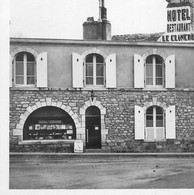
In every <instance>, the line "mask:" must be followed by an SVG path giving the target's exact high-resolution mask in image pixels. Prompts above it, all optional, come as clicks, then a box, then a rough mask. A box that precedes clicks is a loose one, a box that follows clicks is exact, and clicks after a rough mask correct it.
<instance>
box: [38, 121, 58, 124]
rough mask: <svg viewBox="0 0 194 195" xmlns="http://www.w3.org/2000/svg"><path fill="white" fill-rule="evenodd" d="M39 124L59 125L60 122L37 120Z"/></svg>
mask: <svg viewBox="0 0 194 195" xmlns="http://www.w3.org/2000/svg"><path fill="white" fill-rule="evenodd" d="M38 123H39V124H61V123H62V121H61V120H39V121H38Z"/></svg>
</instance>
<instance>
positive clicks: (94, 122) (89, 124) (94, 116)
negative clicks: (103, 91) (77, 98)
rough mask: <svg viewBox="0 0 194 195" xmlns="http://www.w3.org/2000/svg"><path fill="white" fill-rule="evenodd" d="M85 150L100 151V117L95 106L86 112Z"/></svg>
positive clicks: (98, 110)
mask: <svg viewBox="0 0 194 195" xmlns="http://www.w3.org/2000/svg"><path fill="white" fill-rule="evenodd" d="M86 149H101V116H100V109H99V108H97V107H96V106H90V107H88V108H87V110H86Z"/></svg>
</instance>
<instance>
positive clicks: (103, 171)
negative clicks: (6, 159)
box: [10, 155, 194, 189]
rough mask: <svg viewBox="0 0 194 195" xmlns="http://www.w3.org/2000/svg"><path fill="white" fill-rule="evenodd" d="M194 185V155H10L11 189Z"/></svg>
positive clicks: (128, 187)
mask: <svg viewBox="0 0 194 195" xmlns="http://www.w3.org/2000/svg"><path fill="white" fill-rule="evenodd" d="M144 188H146V189H158V188H173V189H179V188H187V189H188V188H194V158H189V157H184V158H180V157H176V158H175V157H168V158H162V157H151V156H150V157H131V156H119V155H118V156H109V155H107V156H105V155H103V156H91V155H88V156H86V155H78V156H74V155H68V156H64V155H58V156H52V155H50V156H48V155H46V156H45V155H44V156H42V155H25V156H11V157H10V189H144Z"/></svg>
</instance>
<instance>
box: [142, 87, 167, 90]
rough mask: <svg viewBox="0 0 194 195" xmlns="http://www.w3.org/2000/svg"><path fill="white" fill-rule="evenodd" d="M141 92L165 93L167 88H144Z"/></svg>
mask: <svg viewBox="0 0 194 195" xmlns="http://www.w3.org/2000/svg"><path fill="white" fill-rule="evenodd" d="M142 90H143V91H167V90H168V89H167V88H159V87H145V88H143V89H142Z"/></svg>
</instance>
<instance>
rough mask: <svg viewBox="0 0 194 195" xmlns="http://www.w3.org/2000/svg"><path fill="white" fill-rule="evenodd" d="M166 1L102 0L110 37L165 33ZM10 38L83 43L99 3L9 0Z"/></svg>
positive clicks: (94, 0) (97, 15)
mask: <svg viewBox="0 0 194 195" xmlns="http://www.w3.org/2000/svg"><path fill="white" fill-rule="evenodd" d="M166 6H167V2H166V0H139V1H138V0H105V7H106V8H107V17H108V20H109V21H110V22H111V25H112V35H123V34H133V33H155V32H165V31H166ZM10 12H11V28H10V35H11V37H23V38H59V39H82V38H83V28H82V24H83V23H84V22H85V21H86V19H87V17H94V19H95V20H98V18H99V1H98V0H11V9H10Z"/></svg>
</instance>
